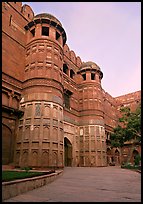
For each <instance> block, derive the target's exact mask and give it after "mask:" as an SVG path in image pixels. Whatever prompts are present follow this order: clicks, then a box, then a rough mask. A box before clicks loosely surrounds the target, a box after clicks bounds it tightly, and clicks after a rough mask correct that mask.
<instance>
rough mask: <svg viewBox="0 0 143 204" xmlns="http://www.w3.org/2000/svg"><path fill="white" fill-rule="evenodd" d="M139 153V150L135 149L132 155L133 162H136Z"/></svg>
mask: <svg viewBox="0 0 143 204" xmlns="http://www.w3.org/2000/svg"><path fill="white" fill-rule="evenodd" d="M138 155H139V152H138V151H137V150H136V149H135V150H134V151H133V153H132V157H131V163H132V164H135V159H136V157H137V156H138Z"/></svg>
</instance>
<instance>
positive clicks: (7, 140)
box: [2, 124, 13, 165]
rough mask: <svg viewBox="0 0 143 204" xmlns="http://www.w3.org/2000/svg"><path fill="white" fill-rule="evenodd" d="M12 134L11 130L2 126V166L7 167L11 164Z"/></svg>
mask: <svg viewBox="0 0 143 204" xmlns="http://www.w3.org/2000/svg"><path fill="white" fill-rule="evenodd" d="M11 151H12V133H11V130H10V129H9V128H8V127H7V126H6V125H4V124H2V164H3V165H7V164H9V163H10V162H12V155H13V152H11Z"/></svg>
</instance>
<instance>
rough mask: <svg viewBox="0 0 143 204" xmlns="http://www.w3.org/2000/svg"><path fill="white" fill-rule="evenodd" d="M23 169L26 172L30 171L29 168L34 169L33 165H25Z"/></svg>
mask: <svg viewBox="0 0 143 204" xmlns="http://www.w3.org/2000/svg"><path fill="white" fill-rule="evenodd" d="M21 170H25V171H26V172H28V171H29V170H32V167H29V166H25V167H22V168H21Z"/></svg>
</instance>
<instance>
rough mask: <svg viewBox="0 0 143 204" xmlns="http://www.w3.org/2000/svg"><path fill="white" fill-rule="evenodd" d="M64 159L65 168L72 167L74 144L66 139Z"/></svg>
mask: <svg viewBox="0 0 143 204" xmlns="http://www.w3.org/2000/svg"><path fill="white" fill-rule="evenodd" d="M64 158H65V166H72V144H71V142H70V141H69V140H68V139H67V138H66V137H65V138H64Z"/></svg>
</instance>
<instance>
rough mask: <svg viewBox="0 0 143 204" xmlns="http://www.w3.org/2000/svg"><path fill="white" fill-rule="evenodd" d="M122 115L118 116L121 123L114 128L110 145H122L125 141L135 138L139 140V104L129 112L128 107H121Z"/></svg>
mask: <svg viewBox="0 0 143 204" xmlns="http://www.w3.org/2000/svg"><path fill="white" fill-rule="evenodd" d="M120 111H121V112H122V117H121V118H119V122H120V124H121V125H118V126H117V127H116V128H114V132H113V133H112V134H111V137H110V141H111V146H112V147H122V146H124V143H125V142H126V141H130V140H132V139H136V141H138V142H140V141H141V105H139V107H138V108H137V109H136V111H135V112H131V111H130V108H128V107H123V108H121V109H120Z"/></svg>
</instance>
